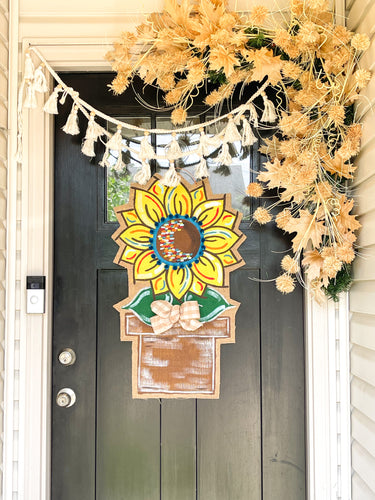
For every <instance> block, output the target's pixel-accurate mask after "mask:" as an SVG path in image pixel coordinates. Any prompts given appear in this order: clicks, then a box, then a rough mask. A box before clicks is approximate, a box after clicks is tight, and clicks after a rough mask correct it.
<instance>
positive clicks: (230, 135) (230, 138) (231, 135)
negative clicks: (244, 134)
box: [224, 115, 241, 142]
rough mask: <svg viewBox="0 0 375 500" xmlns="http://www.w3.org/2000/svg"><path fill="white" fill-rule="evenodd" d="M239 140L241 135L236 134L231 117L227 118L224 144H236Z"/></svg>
mask: <svg viewBox="0 0 375 500" xmlns="http://www.w3.org/2000/svg"><path fill="white" fill-rule="evenodd" d="M240 140H241V134H240V133H239V132H238V129H237V126H236V124H235V123H234V120H233V116H231V115H230V116H229V120H228V123H227V126H226V128H225V133H224V142H236V141H240Z"/></svg>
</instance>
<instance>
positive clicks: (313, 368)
mask: <svg viewBox="0 0 375 500" xmlns="http://www.w3.org/2000/svg"><path fill="white" fill-rule="evenodd" d="M348 311H349V308H348V294H343V296H342V297H341V300H340V302H339V303H338V304H335V303H334V302H332V301H329V302H327V301H325V302H324V303H323V304H318V303H316V302H315V301H314V300H313V299H312V297H311V296H309V295H308V294H306V328H305V345H306V412H307V419H306V420H307V440H306V441H307V465H308V474H307V490H308V499H309V500H331V499H332V500H333V499H339V500H350V499H351V460H350V369H349V321H348Z"/></svg>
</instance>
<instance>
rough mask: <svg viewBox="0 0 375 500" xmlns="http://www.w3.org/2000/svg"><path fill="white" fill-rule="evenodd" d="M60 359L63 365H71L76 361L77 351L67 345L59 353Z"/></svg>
mask: <svg viewBox="0 0 375 500" xmlns="http://www.w3.org/2000/svg"><path fill="white" fill-rule="evenodd" d="M59 361H60V363H61V364H62V365H65V366H70V365H74V363H75V362H76V353H75V352H74V351H73V349H70V347H67V348H66V349H64V350H63V351H61V352H60V354H59Z"/></svg>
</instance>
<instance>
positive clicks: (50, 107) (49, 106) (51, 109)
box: [43, 85, 62, 115]
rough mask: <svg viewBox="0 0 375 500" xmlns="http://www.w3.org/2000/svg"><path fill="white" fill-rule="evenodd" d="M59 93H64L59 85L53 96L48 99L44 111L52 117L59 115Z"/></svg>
mask: <svg viewBox="0 0 375 500" xmlns="http://www.w3.org/2000/svg"><path fill="white" fill-rule="evenodd" d="M59 92H62V88H61V85H57V86H56V87H55V88H54V89H53V92H52V94H51V95H50V96H49V98H48V99H47V101H46V103H45V105H44V107H43V109H44V111H45V112H46V113H50V114H51V115H57V114H58V113H59V110H58V109H57V100H58V98H59Z"/></svg>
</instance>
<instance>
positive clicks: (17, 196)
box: [4, 38, 351, 500]
mask: <svg viewBox="0 0 375 500" xmlns="http://www.w3.org/2000/svg"><path fill="white" fill-rule="evenodd" d="M110 42H111V40H108V44H109V43H110ZM29 46H37V47H38V48H39V50H40V51H41V53H42V54H43V55H44V56H45V58H46V60H47V61H48V62H49V63H50V64H51V66H52V67H53V68H54V69H56V70H60V71H61V70H67V71H74V70H84V71H90V70H95V71H98V70H99V71H100V70H105V69H106V70H108V69H109V67H108V65H107V64H106V63H104V62H103V55H104V53H105V52H106V50H107V48H108V45H103V44H100V45H98V43H97V40H89V39H85V41H84V42H82V39H80V40H78V39H66V38H65V39H52V38H48V39H46V38H43V39H38V38H28V39H24V40H23V42H22V54H24V52H25V50H26V49H27V48H28V47H29ZM12 61H13V62H12ZM9 76H10V86H13V87H14V86H15V85H16V83H17V82H18V69H17V57H15V55H14V54H13V59H11V68H10V75H9ZM9 97H10V103H9V107H10V109H11V110H12V109H13V112H11V113H10V117H9V118H10V123H9V128H10V140H9V166H8V170H9V178H8V193H9V200H8V203H9V210H8V252H7V263H8V270H9V273H10V274H8V277H11V278H12V280H11V281H8V285H7V294H8V297H10V300H8V303H7V319H8V321H7V334H6V345H7V346H9V351H7V357H8V359H7V364H6V373H5V377H6V379H5V387H6V389H5V432H4V448H5V454H4V459H5V460H4V465H5V471H4V499H5V500H11V499H12V498H13V492H14V491H17V492H18V497H17V498H19V499H23V500H29V499H39V500H49V498H50V472H49V471H50V406H51V394H50V393H51V380H50V374H51V334H52V271H53V268H52V263H53V248H52V240H53V227H52V222H53V150H54V145H53V120H52V118H51V117H50V116H49V115H47V114H45V113H43V111H41V109H40V108H39V109H36V110H31V111H27V110H26V111H25V112H24V114H23V116H24V162H23V165H22V167H21V166H17V164H16V162H15V160H14V155H15V150H16V143H17V140H16V138H17V125H16V119H17V116H16V113H15V112H14V109H15V108H16V101H17V96H16V93H15V92H14V89H13V92H10V96H9ZM16 237H18V242H16ZM15 245H17V252H16V251H15ZM12 270H13V274H12ZM27 275H45V276H46V277H47V289H46V290H47V308H46V313H45V314H44V315H27V314H26V312H25V311H26V307H25V306H26V304H25V299H26V290H25V288H26V284H25V283H26V276H27ZM305 311H306V313H305V314H306V328H305V345H306V359H305V362H306V415H307V422H306V424H307V425H306V431H307V434H306V440H307V441H306V442H307V491H308V499H309V500H333V499H340V500H350V498H351V493H350V490H351V488H350V483H351V470H350V399H349V373H350V371H349V332H348V299H347V296H346V295H345V296H343V298H342V300H341V301H340V303H339V304H334V303H333V302H325V303H324V304H322V305H318V304H316V303H315V302H314V301H313V300H312V299H311V298H310V297H309V296H308V294H306V299H305ZM12 318H13V321H12ZM14 318H16V322H17V321H18V323H19V325H18V328H17V327H16V326H15V321H14ZM15 345H16V346H17V348H16V349H14V346H15ZM12 346H13V348H12ZM15 370H17V375H15ZM18 370H19V371H18ZM18 376H19V380H18ZM15 379H16V380H15Z"/></svg>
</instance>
